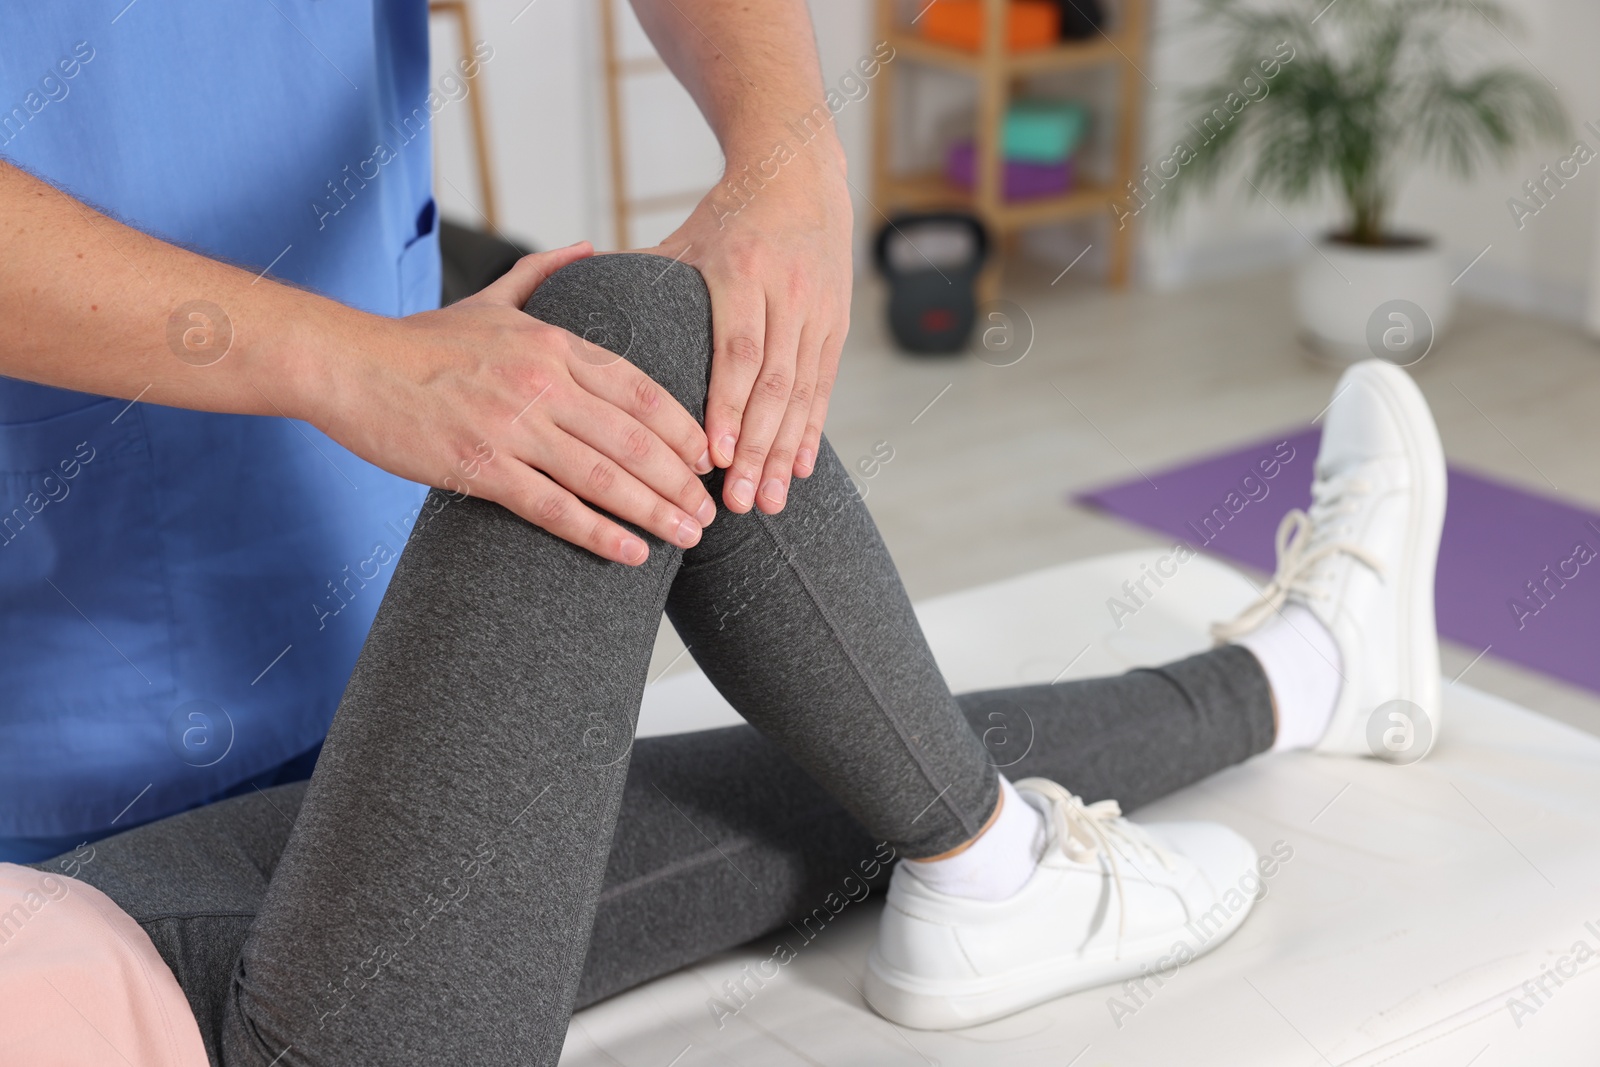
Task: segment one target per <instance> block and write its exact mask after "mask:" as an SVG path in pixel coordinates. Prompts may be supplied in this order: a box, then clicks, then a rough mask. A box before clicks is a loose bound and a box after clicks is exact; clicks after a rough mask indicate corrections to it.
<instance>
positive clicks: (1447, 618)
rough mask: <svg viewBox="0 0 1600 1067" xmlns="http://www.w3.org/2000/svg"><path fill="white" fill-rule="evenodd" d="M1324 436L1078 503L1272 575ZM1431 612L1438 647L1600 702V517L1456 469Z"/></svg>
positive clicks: (1288, 439) (1283, 438) (1259, 449)
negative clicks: (1467, 652) (1451, 645)
mask: <svg viewBox="0 0 1600 1067" xmlns="http://www.w3.org/2000/svg"><path fill="white" fill-rule="evenodd" d="M1321 436H1322V434H1321V431H1320V430H1310V431H1306V432H1297V433H1284V434H1280V435H1278V436H1276V437H1272V438H1269V439H1267V440H1265V441H1261V442H1258V443H1256V444H1252V445H1248V446H1246V447H1244V448H1240V449H1236V450H1234V451H1232V452H1227V453H1225V454H1222V455H1218V456H1212V457H1210V458H1208V459H1202V460H1199V461H1198V462H1195V463H1190V464H1186V465H1184V466H1181V467H1174V468H1172V469H1170V470H1165V471H1161V472H1160V473H1157V474H1152V475H1151V476H1150V481H1149V482H1147V481H1145V480H1144V479H1143V478H1136V479H1133V480H1130V481H1127V482H1122V483H1120V484H1118V485H1112V486H1108V487H1106V488H1104V489H1099V490H1096V491H1094V492H1090V493H1084V494H1082V495H1080V496H1079V497H1078V500H1079V501H1080V502H1082V503H1086V504H1091V505H1094V506H1096V507H1100V508H1103V509H1104V510H1106V511H1109V512H1111V513H1112V514H1114V515H1118V516H1120V517H1122V518H1124V519H1128V520H1130V521H1132V522H1136V523H1138V524H1139V525H1141V526H1146V527H1149V528H1151V529H1154V530H1160V531H1162V532H1164V533H1168V534H1171V535H1172V536H1174V537H1178V538H1182V539H1183V540H1185V541H1187V542H1188V543H1189V544H1190V545H1192V546H1194V547H1195V548H1201V549H1204V550H1206V551H1208V552H1214V553H1216V554H1217V555H1220V556H1225V557H1227V558H1228V559H1232V560H1237V561H1238V562H1240V563H1245V564H1248V565H1250V566H1252V567H1256V568H1258V569H1260V570H1263V571H1267V572H1268V573H1270V572H1271V571H1272V570H1273V568H1274V566H1275V564H1276V561H1275V559H1274V558H1273V535H1274V534H1275V533H1276V531H1277V528H1278V520H1279V519H1280V518H1281V517H1282V516H1283V513H1284V512H1285V511H1288V510H1289V509H1290V508H1303V507H1306V506H1308V505H1309V503H1310V501H1311V470H1312V466H1313V464H1314V463H1315V462H1316V455H1317V444H1318V442H1319V441H1320V439H1321ZM1274 459H1276V460H1277V461H1278V462H1277V463H1276V464H1275V465H1274V464H1272V463H1270V462H1268V466H1267V467H1262V466H1261V464H1262V463H1263V462H1264V461H1271V460H1274ZM1268 469H1271V470H1272V477H1266V476H1265V474H1266V471H1267V470H1268ZM1152 482H1153V483H1154V486H1152V484H1151V483H1152ZM1230 494H1231V495H1230ZM1224 519H1225V520H1226V521H1224ZM1435 604H1436V607H1437V609H1438V617H1439V633H1440V636H1442V637H1447V638H1450V639H1451V640H1453V641H1459V642H1461V643H1462V644H1464V645H1467V646H1469V647H1471V648H1472V649H1474V650H1482V649H1486V648H1487V649H1489V650H1490V652H1489V654H1490V655H1493V656H1500V657H1502V658H1504V659H1507V660H1510V661H1512V662H1513V663H1520V664H1522V665H1523V666H1524V667H1531V668H1533V669H1534V670H1538V671H1543V672H1545V673H1546V674H1551V675H1554V676H1555V677H1557V678H1560V679H1562V680H1563V681H1567V682H1571V683H1572V684H1574V685H1579V686H1582V687H1584V688H1585V689H1589V690H1592V691H1594V692H1597V693H1600V648H1597V643H1600V513H1596V512H1593V511H1588V510H1585V509H1584V508H1580V507H1576V506H1574V505H1572V504H1569V503H1566V502H1564V501H1561V500H1555V499H1552V498H1551V497H1547V496H1541V495H1537V494H1534V493H1530V492H1527V491H1526V490H1524V489H1520V488H1517V487H1514V486H1510V485H1507V484H1505V483H1503V482H1497V481H1494V480H1492V479H1489V478H1485V477H1483V476H1482V475H1478V474H1469V473H1467V472H1465V471H1460V470H1456V469H1455V468H1451V470H1450V488H1449V504H1448V507H1447V509H1446V512H1445V522H1444V539H1443V541H1442V543H1441V544H1440V546H1439V572H1438V579H1437V582H1436V595H1435Z"/></svg>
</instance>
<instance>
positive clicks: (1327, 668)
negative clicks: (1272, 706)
mask: <svg viewBox="0 0 1600 1067" xmlns="http://www.w3.org/2000/svg"><path fill="white" fill-rule="evenodd" d="M1237 643H1238V644H1241V645H1243V646H1244V647H1245V648H1248V649H1249V650H1250V651H1251V652H1253V653H1255V657H1256V659H1258V660H1260V661H1261V669H1262V672H1263V673H1265V674H1266V676H1267V683H1268V684H1269V685H1270V686H1271V687H1272V696H1273V699H1274V701H1276V703H1277V706H1278V736H1277V737H1276V738H1274V739H1273V742H1272V751H1273V752H1282V751H1283V750H1284V749H1290V748H1310V747H1311V746H1312V745H1315V744H1316V743H1317V742H1318V741H1320V740H1322V735H1323V734H1325V733H1327V731H1328V720H1329V719H1331V718H1333V706H1334V704H1336V703H1337V702H1338V700H1339V687H1340V686H1341V685H1342V684H1343V678H1342V675H1341V674H1340V671H1341V670H1342V669H1343V667H1342V664H1341V663H1340V658H1339V645H1338V642H1336V641H1335V640H1334V639H1333V634H1331V633H1329V632H1328V628H1327V627H1326V626H1324V625H1322V620H1320V619H1318V618H1317V617H1316V615H1314V614H1312V612H1311V609H1310V608H1308V607H1306V606H1305V605H1304V604H1292V603H1291V604H1287V605H1285V606H1284V609H1283V614H1282V615H1280V616H1278V617H1277V618H1274V619H1273V620H1272V621H1271V622H1269V623H1267V624H1266V625H1265V626H1263V627H1261V628H1260V629H1259V630H1256V631H1255V632H1254V633H1248V634H1245V635H1244V636H1243V637H1241V638H1239V640H1238V642H1237Z"/></svg>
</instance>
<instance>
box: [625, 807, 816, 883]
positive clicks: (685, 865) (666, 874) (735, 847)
mask: <svg viewBox="0 0 1600 1067" xmlns="http://www.w3.org/2000/svg"><path fill="white" fill-rule="evenodd" d="M842 814H845V813H844V812H843V811H841V809H839V808H837V807H835V806H833V805H831V804H821V805H818V806H817V807H814V808H809V809H807V810H805V811H802V812H799V813H797V814H794V815H791V816H790V817H789V818H787V819H785V820H783V821H782V822H780V823H778V824H777V825H775V826H771V827H768V828H767V829H768V830H782V829H784V828H786V827H790V826H793V825H795V824H797V823H803V822H809V821H812V820H815V819H817V818H819V817H827V816H830V815H842ZM762 843H763V842H762V841H761V840H759V839H757V838H754V837H750V836H749V835H741V836H739V837H736V838H732V839H731V841H728V842H720V843H718V844H714V845H713V846H712V847H711V848H710V849H701V850H700V851H699V852H695V853H691V854H690V855H689V856H687V857H685V858H684V859H680V860H678V861H677V862H675V863H670V864H668V865H667V866H665V867H658V868H657V869H655V870H653V871H651V872H650V873H649V874H643V875H640V876H639V877H637V878H631V879H629V880H628V881H626V882H621V883H618V884H617V885H614V886H611V887H610V888H609V889H606V890H603V891H602V892H601V894H600V901H601V903H604V902H606V901H607V900H611V899H613V898H615V897H618V896H621V895H622V894H624V893H632V892H634V891H636V890H638V889H640V888H643V887H644V886H647V885H649V884H651V883H652V882H658V881H660V880H661V879H663V878H670V877H672V876H673V875H675V874H679V873H681V872H682V871H685V870H688V869H690V868H692V867H699V866H702V865H704V864H705V863H707V862H709V861H710V859H711V857H712V856H717V857H718V858H723V854H725V853H728V852H732V853H735V854H737V853H740V852H747V851H749V850H750V849H751V848H754V847H756V846H757V845H760V844H762Z"/></svg>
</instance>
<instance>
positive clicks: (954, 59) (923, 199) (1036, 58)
mask: <svg viewBox="0 0 1600 1067" xmlns="http://www.w3.org/2000/svg"><path fill="white" fill-rule="evenodd" d="M1146 3H1147V0H1121V2H1120V3H1118V4H1117V5H1116V6H1115V8H1114V9H1113V10H1112V11H1111V13H1110V16H1111V18H1113V19H1114V20H1115V22H1114V24H1113V25H1112V27H1111V29H1110V31H1109V32H1106V33H1101V34H1100V35H1099V36H1097V37H1093V38H1090V39H1088V40H1085V41H1074V42H1063V43H1062V44H1060V45H1057V46H1055V47H1052V48H1041V49H1037V50H1033V51H1027V52H1016V53H1011V52H1007V51H1006V50H1005V49H1004V47H1003V41H1004V39H1005V38H1004V27H1005V14H1006V7H1005V5H1006V0H984V4H985V20H986V26H985V33H984V46H983V50H982V51H980V52H968V51H963V50H961V49H958V48H952V47H949V46H947V45H942V44H937V43H935V42H932V41H928V40H926V39H924V38H922V37H920V36H918V35H917V33H916V31H915V30H914V29H913V28H911V27H909V26H907V25H903V24H902V23H901V21H900V18H899V13H898V7H899V5H898V4H897V3H896V0H877V5H878V8H877V25H878V39H879V40H881V41H887V42H889V44H890V45H891V46H893V48H894V50H895V61H896V63H899V62H901V61H905V60H909V61H910V62H912V63H919V64H924V65H927V66H932V67H938V68H941V69H944V70H950V71H954V72H956V73H959V74H963V75H966V76H969V77H971V78H972V79H973V80H974V81H975V82H976V83H977V85H976V88H977V95H978V107H977V124H976V125H977V128H976V129H975V130H974V131H973V132H974V136H975V140H976V149H977V183H976V187H975V188H974V189H973V190H971V191H968V190H966V189H962V188H960V187H959V186H955V185H952V184H950V183H949V182H948V181H946V180H945V179H944V177H943V176H942V175H941V174H939V173H937V172H936V173H931V174H928V173H923V174H916V173H912V174H900V173H895V172H894V171H893V167H892V164H891V160H890V158H889V156H890V150H891V145H892V128H893V122H894V112H895V100H894V90H895V88H896V85H895V78H894V75H893V74H892V73H891V76H890V77H889V78H886V79H884V81H883V82H882V83H881V84H880V85H879V86H878V87H877V89H876V92H875V93H874V96H875V103H874V111H873V121H874V127H875V129H874V136H873V152H874V155H873V167H872V186H873V200H874V202H875V203H876V204H877V205H878V206H879V207H881V208H882V209H883V210H884V211H888V212H892V211H895V210H897V209H931V208H941V207H944V208H948V207H956V208H961V209H964V210H968V211H972V212H973V213H974V214H976V215H977V216H978V217H979V218H981V219H982V220H983V221H984V224H985V225H987V226H988V227H989V229H990V231H991V232H992V233H993V234H994V235H995V237H996V239H997V243H998V245H999V246H1000V247H1001V248H1005V247H1007V246H1008V245H1009V243H1010V241H1011V239H1012V237H1013V235H1015V234H1016V233H1017V231H1019V230H1021V229H1024V228H1026V227H1029V226H1036V225H1039V224H1041V223H1048V222H1057V221H1060V220H1063V219H1076V218H1085V217H1089V216H1093V215H1095V214H1097V213H1098V214H1100V215H1102V216H1104V217H1105V218H1106V219H1107V220H1108V222H1109V220H1111V218H1112V217H1113V216H1112V213H1111V209H1110V205H1111V202H1112V201H1113V200H1114V199H1115V198H1116V196H1117V195H1119V194H1120V193H1121V191H1122V190H1124V189H1126V187H1127V183H1128V182H1130V181H1132V180H1133V178H1134V174H1135V172H1136V169H1137V168H1136V164H1135V160H1136V159H1137V153H1138V135H1139V115H1140V112H1141V109H1142V107H1143V97H1144V93H1143V89H1144V75H1143V74H1142V73H1141V72H1140V65H1141V64H1143V63H1144V61H1145V58H1144V57H1145V40H1146V12H1147V8H1146ZM1096 67H1114V68H1116V77H1117V86H1116V89H1117V101H1116V108H1115V115H1114V116H1113V117H1112V123H1113V137H1114V144H1113V148H1112V167H1111V170H1112V173H1111V174H1110V176H1109V178H1110V183H1109V184H1108V185H1097V184H1093V183H1087V182H1080V184H1078V185H1077V186H1076V187H1074V188H1073V189H1072V190H1071V191H1069V192H1067V193H1065V194H1063V195H1061V196H1053V197H1041V198H1038V199H1032V200H1020V201H1007V200H1005V199H1004V198H1003V197H1002V196H1001V187H1000V182H1001V165H1002V164H1001V158H1000V147H1001V146H1000V132H1001V128H1002V124H1003V118H1004V116H1005V112H1006V106H1007V104H1008V103H1009V102H1010V100H1011V98H1012V95H1013V93H1014V92H1015V90H1016V88H1017V85H1018V83H1019V82H1020V81H1022V80H1023V79H1026V78H1029V77H1031V76H1033V75H1038V74H1047V73H1055V72H1057V71H1066V70H1083V69H1090V68H1096ZM1099 121H1105V118H1104V116H1101V117H1100V119H1099ZM1109 230H1110V233H1109V236H1108V238H1107V244H1108V246H1109V269H1108V280H1109V281H1110V283H1111V284H1112V285H1113V286H1115V287H1118V288H1121V287H1123V286H1125V285H1127V283H1128V278H1129V272H1130V267H1131V263H1132V250H1133V246H1132V234H1133V231H1132V228H1131V227H1121V228H1118V227H1114V226H1113V227H1109ZM1002 258H1003V257H1002V256H999V255H996V256H994V257H993V258H992V259H991V260H990V264H989V267H988V268H987V269H986V270H985V271H984V273H983V275H982V277H980V279H979V282H978V286H979V294H980V298H981V299H984V300H992V299H994V298H995V297H996V296H998V295H999V291H1000V284H1001V260H1002Z"/></svg>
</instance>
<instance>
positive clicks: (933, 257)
mask: <svg viewBox="0 0 1600 1067" xmlns="http://www.w3.org/2000/svg"><path fill="white" fill-rule="evenodd" d="M988 254H989V233H988V231H987V230H986V229H985V228H984V226H983V223H982V222H980V221H979V220H978V219H977V218H976V217H974V216H972V215H969V214H966V213H964V212H931V213H916V214H903V215H896V216H895V217H894V218H892V219H890V220H889V222H888V223H887V224H886V225H885V226H884V227H883V229H882V230H880V231H878V240H877V245H876V260H877V264H878V269H879V270H880V271H882V272H883V276H884V278H885V279H887V280H888V282H889V332H890V333H891V334H893V336H894V339H895V342H896V343H897V344H898V345H899V346H900V347H901V348H903V349H905V350H906V351H908V352H915V353H926V354H932V353H946V352H959V351H960V350H961V349H962V348H964V347H966V344H967V339H968V338H969V337H971V336H972V326H973V323H974V321H975V320H976V318H977V293H976V290H975V286H976V283H977V279H978V272H979V270H981V269H982V267H983V262H984V259H985V258H986V257H987V256H988Z"/></svg>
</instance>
